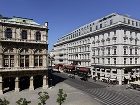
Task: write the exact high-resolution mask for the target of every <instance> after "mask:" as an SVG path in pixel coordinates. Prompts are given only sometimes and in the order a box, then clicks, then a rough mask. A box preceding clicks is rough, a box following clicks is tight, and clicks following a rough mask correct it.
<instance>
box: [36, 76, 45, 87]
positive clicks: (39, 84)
mask: <svg viewBox="0 0 140 105" xmlns="http://www.w3.org/2000/svg"><path fill="white" fill-rule="evenodd" d="M42 85H43V76H42V75H36V76H34V89H36V88H39V87H42Z"/></svg>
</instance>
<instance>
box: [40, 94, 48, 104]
mask: <svg viewBox="0 0 140 105" xmlns="http://www.w3.org/2000/svg"><path fill="white" fill-rule="evenodd" d="M38 95H39V98H38V99H39V100H40V102H39V103H38V105H45V104H46V101H47V100H48V99H49V95H48V93H47V92H39V93H38Z"/></svg>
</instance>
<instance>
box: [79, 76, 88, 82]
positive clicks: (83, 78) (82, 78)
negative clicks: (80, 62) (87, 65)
mask: <svg viewBox="0 0 140 105" xmlns="http://www.w3.org/2000/svg"><path fill="white" fill-rule="evenodd" d="M80 79H81V80H83V81H87V80H88V79H87V77H81V78H80Z"/></svg>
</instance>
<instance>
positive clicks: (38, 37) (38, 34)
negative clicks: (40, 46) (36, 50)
mask: <svg viewBox="0 0 140 105" xmlns="http://www.w3.org/2000/svg"><path fill="white" fill-rule="evenodd" d="M36 40H41V33H40V32H39V31H37V32H36Z"/></svg>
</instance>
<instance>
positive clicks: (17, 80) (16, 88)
mask: <svg viewBox="0 0 140 105" xmlns="http://www.w3.org/2000/svg"><path fill="white" fill-rule="evenodd" d="M15 92H19V78H18V77H16V79H15Z"/></svg>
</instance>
